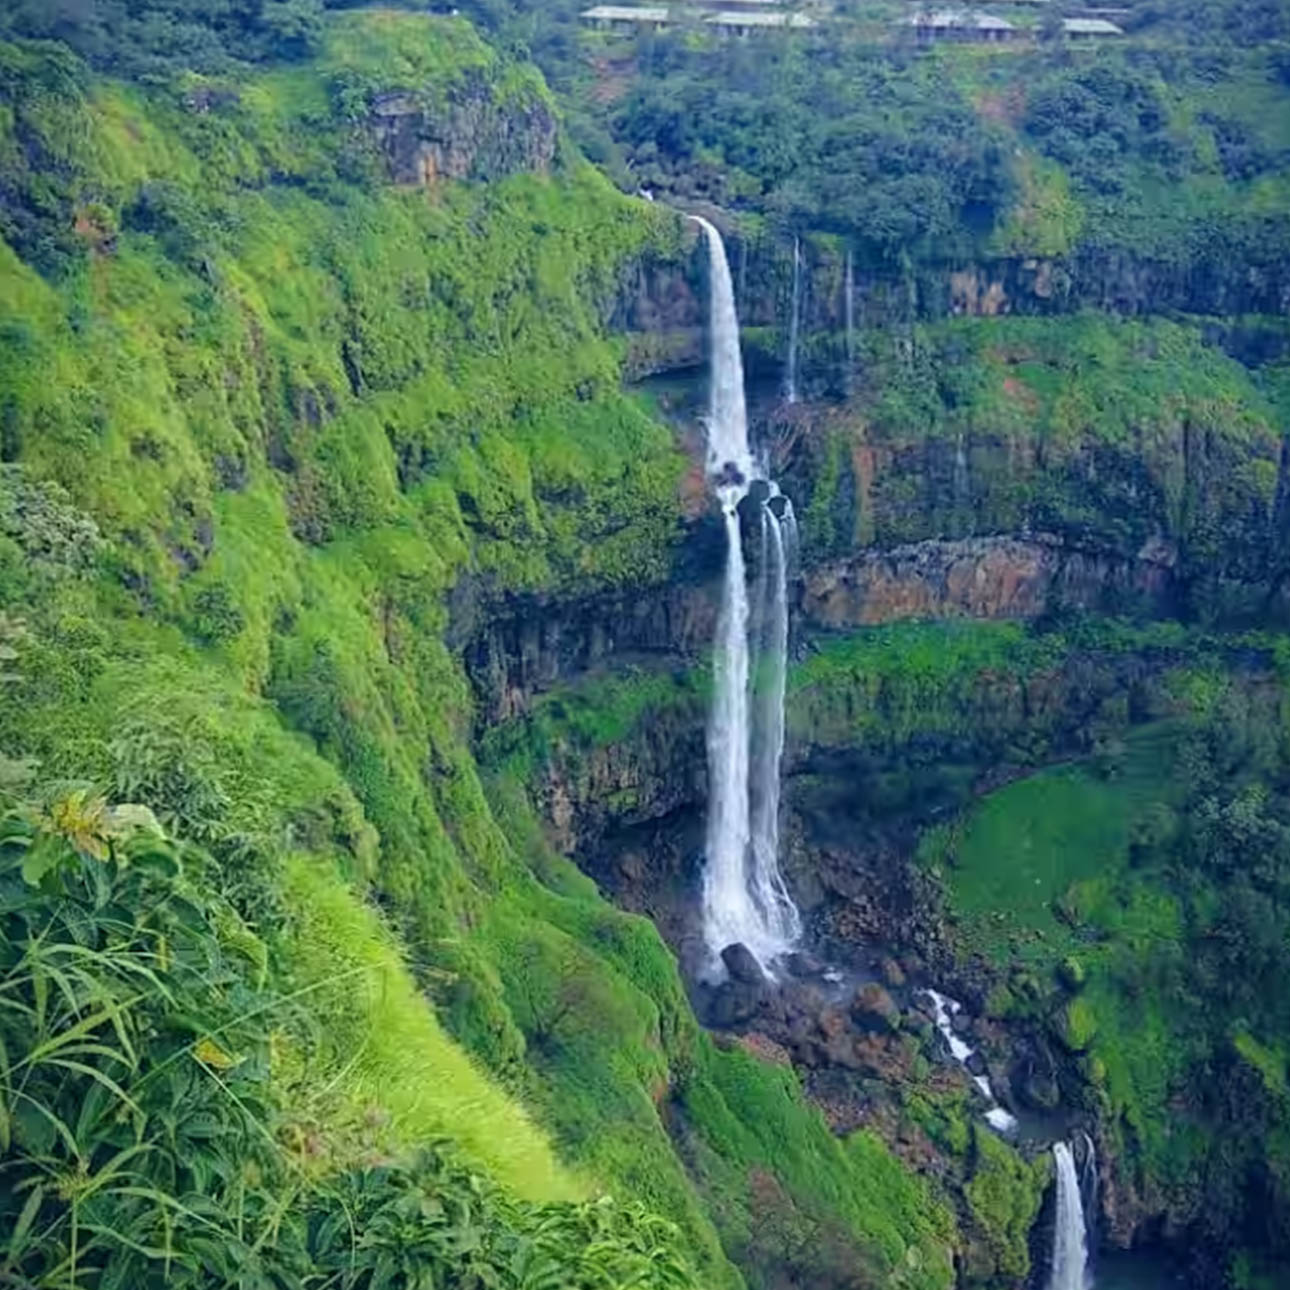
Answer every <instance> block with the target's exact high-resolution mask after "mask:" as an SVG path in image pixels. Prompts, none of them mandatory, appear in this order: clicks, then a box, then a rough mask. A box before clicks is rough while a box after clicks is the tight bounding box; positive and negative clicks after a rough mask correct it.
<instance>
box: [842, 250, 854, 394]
mask: <svg viewBox="0 0 1290 1290" xmlns="http://www.w3.org/2000/svg"><path fill="white" fill-rule="evenodd" d="M842 293H843V294H842V308H843V313H844V314H845V316H846V317H845V322H846V329H847V371H846V380H845V382H844V385H845V387H846V392H847V393H848V394H852V393H854V392H855V367H856V273H855V264H854V262H853V260H852V254H851V248H850V247H847V263H846V277H845V278H844V279H843V283H842Z"/></svg>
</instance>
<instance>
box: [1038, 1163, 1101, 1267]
mask: <svg viewBox="0 0 1290 1290" xmlns="http://www.w3.org/2000/svg"><path fill="white" fill-rule="evenodd" d="M1090 1145H1091V1144H1090ZM1053 1161H1054V1163H1055V1164H1056V1166H1057V1212H1056V1217H1055V1219H1054V1229H1053V1269H1052V1275H1051V1276H1050V1278H1049V1281H1048V1290H1089V1288H1090V1287H1091V1286H1092V1284H1093V1283H1092V1281H1091V1279H1090V1277H1089V1274H1088V1236H1087V1233H1086V1232H1085V1229H1084V1201H1083V1197H1082V1196H1081V1192H1080V1179H1079V1173H1078V1172H1077V1170H1076V1168H1075V1154H1074V1152H1073V1151H1072V1150H1071V1148H1070V1144H1069V1143H1066V1142H1058V1143H1056V1144H1054V1146H1053Z"/></svg>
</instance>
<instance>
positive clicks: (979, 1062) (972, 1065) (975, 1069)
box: [963, 1048, 990, 1075]
mask: <svg viewBox="0 0 1290 1290" xmlns="http://www.w3.org/2000/svg"><path fill="white" fill-rule="evenodd" d="M963 1065H964V1066H966V1067H967V1069H968V1074H969V1075H989V1074H990V1071H989V1069H988V1068H987V1066H986V1064H985V1058H984V1057H982V1056H981V1054H980V1053H979V1052H977V1051H976V1049H975V1048H974V1049H973V1050H972V1051H971V1052H970V1053H968V1055H967V1057H966V1059H965V1060H964V1062H963Z"/></svg>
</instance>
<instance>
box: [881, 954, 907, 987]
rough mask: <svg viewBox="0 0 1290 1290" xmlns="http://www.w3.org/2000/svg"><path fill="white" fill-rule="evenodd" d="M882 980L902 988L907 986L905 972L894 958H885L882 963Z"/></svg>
mask: <svg viewBox="0 0 1290 1290" xmlns="http://www.w3.org/2000/svg"><path fill="white" fill-rule="evenodd" d="M882 979H883V980H884V981H885V982H886V983H887V984H888V985H894V986H902V985H904V984H905V970H904V969H903V968H902V967H901V966H900V964H899V963H897V962H896V960H895V959H893V958H885V959H883V961H882Z"/></svg>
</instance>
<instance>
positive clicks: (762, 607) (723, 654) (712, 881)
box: [691, 216, 800, 974]
mask: <svg viewBox="0 0 1290 1290" xmlns="http://www.w3.org/2000/svg"><path fill="white" fill-rule="evenodd" d="M691 218H693V219H694V220H695V221H696V222H697V223H698V224H699V225H700V227H701V228H702V229H703V232H704V236H705V238H706V240H707V244H708V256H709V263H710V266H711V274H710V276H711V296H712V299H711V306H710V328H711V355H712V356H711V365H712V371H711V393H710V396H709V403H708V419H707V456H706V464H707V474H708V480H709V482H710V484H711V485H712V487H713V490H714V492H715V493H716V495H717V498H718V500H719V502H720V504H721V510H722V515H723V518H724V521H725V530H726V568H725V574H724V576H723V578H722V588H721V606H720V611H719V614H718V618H717V635H716V642H715V646H716V647H715V650H714V653H713V681H714V685H713V698H712V711H711V714H710V717H709V721H708V778H709V802H708V822H707V854H706V863H705V866H704V873H703V931H704V940H705V942H706V945H707V948H708V952H709V964H710V969H711V970H712V971H713V972H714V973H718V974H719V972H720V971H721V959H720V954H721V951H722V950H723V949H724V948H725V947H726V946H727V945H731V944H734V943H735V942H742V944H744V945H745V946H747V947H748V949H749V950H750V951H751V952H752V954H753V955H754V957H755V958H756V959H757V961H758V962H759V963H760V964H761V965H762V966H763V967H764V968H766V967H768V966H769V964H770V963H771V961H772V960H773V959H775V958H776V957H778V956H779V955H781V954H783V953H784V952H785V951H787V950H788V949H789V948H790V947H791V945H792V943H793V941H794V940H795V939H796V937H797V935H798V931H799V929H800V921H799V918H798V913H797V909H796V907H795V906H794V905H793V902H792V899H791V898H790V896H789V894H788V891H787V889H786V888H785V886H784V881H783V878H782V877H781V876H780V872H779V864H778V852H779V772H780V760H781V757H782V754H783V747H784V685H785V677H786V674H787V658H788V569H789V564H790V561H791V559H792V556H793V551H794V549H795V547H796V540H797V524H796V520H795V519H794V518H793V513H792V507H791V505H790V504H789V502H788V499H787V498H785V497H782V496H781V495H780V494H779V490H778V489H777V488H776V487H775V485H774V484H772V483H767V482H759V483H758V488H757V497H758V500H759V503H760V505H759V510H758V523H759V531H760V540H761V551H760V552H759V559H758V562H757V573H756V582H755V585H754V594H753V600H752V604H751V606H750V604H749V597H748V587H747V571H746V566H745V562H744V552H743V542H742V535H741V530H740V514H739V508H740V503H741V502H743V501H744V499H745V498H747V497H748V494H749V489H750V486H751V484H752V482H753V478H754V473H755V472H754V467H753V461H752V455H751V453H750V451H749V448H748V418H747V410H746V407H745V403H744V385H743V362H742V359H741V356H740V352H739V320H738V317H737V315H736V312H735V302H734V289H733V285H732V283H731V279H730V266H729V264H728V263H727V260H726V252H725V247H724V245H723V244H722V241H721V235H720V233H718V232H717V230H716V229H715V228H714V227H713V226H712V225H711V224H710V223H708V221H707V220H704V219H701V218H700V217H698V216H692V217H691ZM750 618H751V622H750ZM750 659H752V660H753V662H750ZM754 662H755V667H754ZM754 672H755V676H754Z"/></svg>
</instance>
